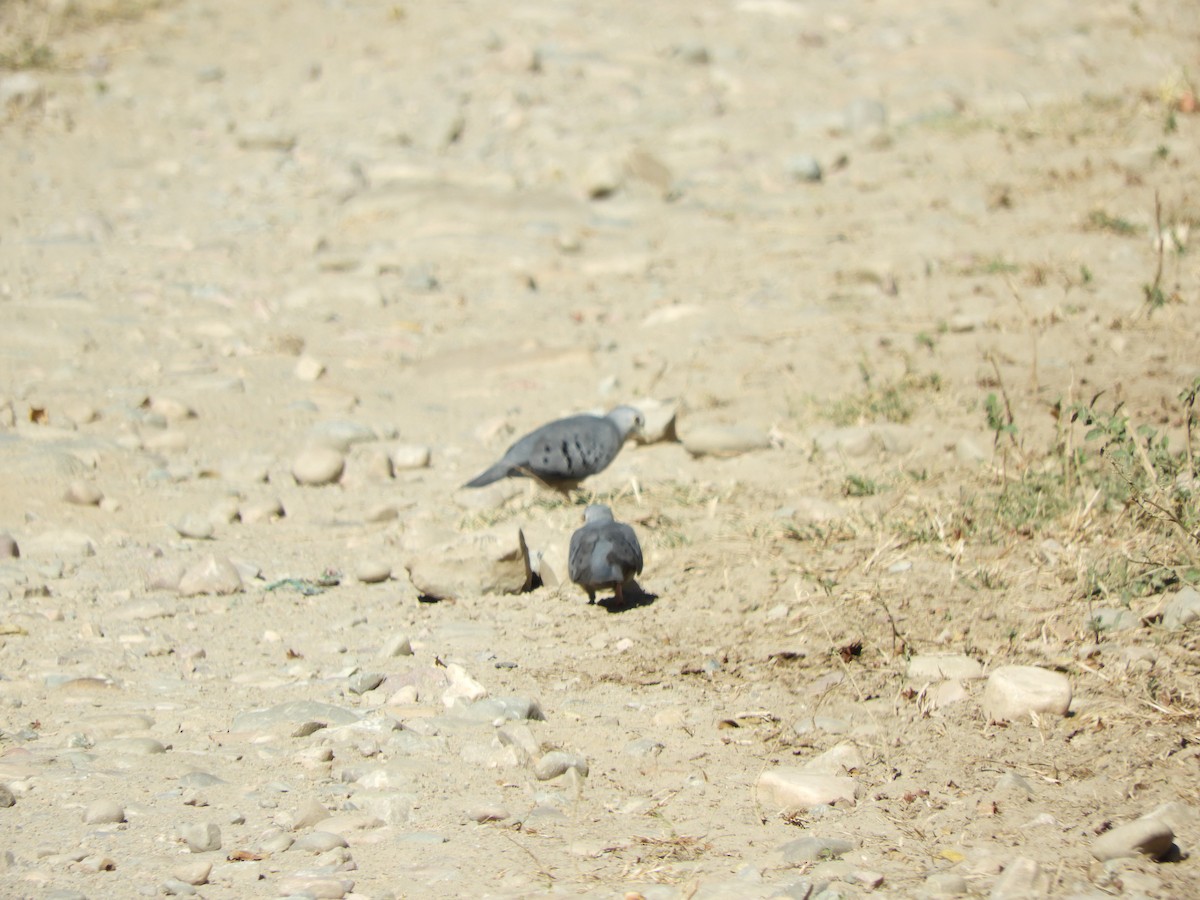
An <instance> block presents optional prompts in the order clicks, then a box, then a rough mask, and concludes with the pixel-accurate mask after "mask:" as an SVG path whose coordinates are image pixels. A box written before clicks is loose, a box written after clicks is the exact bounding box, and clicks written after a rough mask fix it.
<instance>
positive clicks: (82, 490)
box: [63, 478, 104, 506]
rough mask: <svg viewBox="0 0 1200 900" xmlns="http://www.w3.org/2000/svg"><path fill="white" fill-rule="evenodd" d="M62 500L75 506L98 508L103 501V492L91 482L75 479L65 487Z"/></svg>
mask: <svg viewBox="0 0 1200 900" xmlns="http://www.w3.org/2000/svg"><path fill="white" fill-rule="evenodd" d="M63 499H64V500H66V501H67V502H68V503H74V504H75V505H76V506H99V505H100V501H101V500H103V499H104V492H103V491H101V490H100V488H98V487H96V485H95V484H93V483H92V482H90V481H82V480H80V479H78V478H77V479H75V480H74V481H72V482H71V483H70V484H69V485H67V492H66V493H65V494H64V495H63Z"/></svg>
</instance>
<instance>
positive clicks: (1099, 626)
mask: <svg viewBox="0 0 1200 900" xmlns="http://www.w3.org/2000/svg"><path fill="white" fill-rule="evenodd" d="M1139 624H1141V622H1140V620H1139V619H1138V617H1137V616H1135V615H1134V614H1133V613H1132V612H1130V611H1129V610H1127V609H1113V608H1112V607H1107V606H1104V607H1101V608H1099V609H1094V610H1092V611H1091V612H1090V613H1089V614H1088V617H1087V629H1088V631H1128V630H1129V629H1130V628H1137V627H1138V625H1139Z"/></svg>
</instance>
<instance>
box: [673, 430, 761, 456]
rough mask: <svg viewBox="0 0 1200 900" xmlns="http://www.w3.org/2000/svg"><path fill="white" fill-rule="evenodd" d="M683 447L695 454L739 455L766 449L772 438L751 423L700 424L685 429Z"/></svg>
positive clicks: (682, 437)
mask: <svg viewBox="0 0 1200 900" xmlns="http://www.w3.org/2000/svg"><path fill="white" fill-rule="evenodd" d="M681 439H682V440H683V447H684V449H685V450H687V452H688V453H690V454H692V455H693V456H738V455H740V454H742V453H747V452H749V451H751V450H765V449H767V448H768V447H770V446H771V438H770V436H769V435H768V434H767V433H766V432H765V431H762V430H760V429H758V428H754V427H752V426H749V425H699V426H695V427H689V428H687V429H686V430H684V432H683V434H682V436H681Z"/></svg>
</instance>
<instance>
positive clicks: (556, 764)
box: [533, 750, 588, 781]
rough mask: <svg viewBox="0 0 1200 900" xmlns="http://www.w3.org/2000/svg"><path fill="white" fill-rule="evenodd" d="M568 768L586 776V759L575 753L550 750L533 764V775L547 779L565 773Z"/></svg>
mask: <svg viewBox="0 0 1200 900" xmlns="http://www.w3.org/2000/svg"><path fill="white" fill-rule="evenodd" d="M570 769H574V770H575V771H576V772H578V773H579V774H580V775H581V776H583V777H585V778H586V777H587V774H588V764H587V760H585V759H584V758H583V757H582V756H579V755H578V754H576V753H567V752H566V751H565V750H551V751H550V752H549V753H547V754H545V755H544V756H542V758H541V759H539V760H538V761H537V763H536V765H534V767H533V777H534V778H536V779H537V780H538V781H549V780H550V779H552V778H558V777H559V776H560V775H565V774H566V773H567V771H568V770H570Z"/></svg>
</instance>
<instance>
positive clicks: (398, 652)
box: [379, 634, 413, 659]
mask: <svg viewBox="0 0 1200 900" xmlns="http://www.w3.org/2000/svg"><path fill="white" fill-rule="evenodd" d="M412 655H413V648H412V642H411V641H409V639H408V635H407V634H397V635H394V636H393V637H391V638H390V639H389V640H388V642H387V643H386V644H384V645H383V646H382V647H380V648H379V657H380V659H392V658H393V657H396V656H412Z"/></svg>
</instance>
